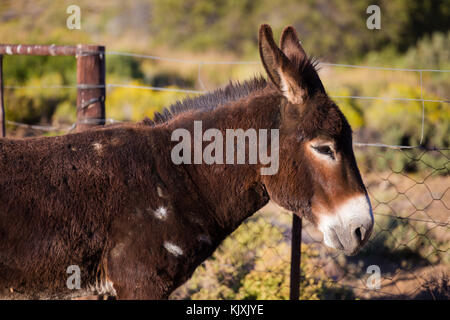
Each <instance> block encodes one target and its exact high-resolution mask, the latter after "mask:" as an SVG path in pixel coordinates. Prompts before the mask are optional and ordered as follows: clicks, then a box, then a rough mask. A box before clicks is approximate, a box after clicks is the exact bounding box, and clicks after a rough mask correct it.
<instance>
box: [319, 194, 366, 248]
mask: <svg viewBox="0 0 450 320" xmlns="http://www.w3.org/2000/svg"><path fill="white" fill-rule="evenodd" d="M372 227H373V213H372V206H371V205H370V200H369V198H368V197H367V195H365V194H363V195H359V196H355V197H353V198H350V199H349V200H347V201H345V202H344V203H343V204H341V205H340V206H339V207H338V208H337V210H336V212H334V213H322V214H321V215H320V218H319V224H318V229H319V230H320V231H321V232H322V233H323V240H324V243H325V244H326V245H327V246H328V247H331V248H334V249H340V250H344V251H346V253H347V252H348V253H349V254H354V253H355V252H356V251H357V250H358V249H359V248H360V247H361V245H362V244H364V242H365V240H366V239H367V238H368V237H369V236H370V232H371V231H372ZM358 228H360V231H359V232H360V234H361V232H362V234H361V239H360V240H361V241H358V239H357V236H356V235H355V234H354V233H355V230H356V229H358ZM361 230H363V231H361Z"/></svg>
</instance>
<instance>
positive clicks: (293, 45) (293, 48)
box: [280, 26, 307, 61]
mask: <svg viewBox="0 0 450 320" xmlns="http://www.w3.org/2000/svg"><path fill="white" fill-rule="evenodd" d="M280 48H281V51H283V52H284V54H285V55H286V56H287V57H288V58H289V59H290V60H291V61H294V60H297V61H302V60H304V59H306V58H307V56H306V52H305V50H304V49H303V47H302V45H301V44H300V40H299V39H298V36H297V32H296V31H295V29H294V27H292V26H288V27H286V28H284V30H283V32H282V34H281V39H280Z"/></svg>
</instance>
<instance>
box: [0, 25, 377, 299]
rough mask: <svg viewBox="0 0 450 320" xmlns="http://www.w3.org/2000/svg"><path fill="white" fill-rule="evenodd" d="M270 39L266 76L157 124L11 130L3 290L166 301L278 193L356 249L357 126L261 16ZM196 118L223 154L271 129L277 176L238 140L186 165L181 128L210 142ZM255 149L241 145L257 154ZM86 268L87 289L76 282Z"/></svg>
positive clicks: (333, 239) (0, 257)
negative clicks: (53, 131)
mask: <svg viewBox="0 0 450 320" xmlns="http://www.w3.org/2000/svg"><path fill="white" fill-rule="evenodd" d="M259 49H260V54H261V60H262V63H263V65H264V67H265V69H266V72H267V74H268V77H269V81H266V80H264V79H254V80H252V81H247V82H244V83H243V84H230V85H228V86H227V87H225V88H224V89H220V90H216V91H214V92H212V93H209V94H206V95H203V96H200V97H197V98H193V99H187V100H185V101H183V102H179V103H177V104H175V105H173V106H172V107H171V108H170V109H168V110H165V111H164V112H163V113H162V114H157V115H155V118H154V120H153V121H150V120H145V121H143V122H141V123H137V124H128V125H119V126H111V127H105V128H101V129H96V130H92V131H87V132H80V133H74V134H69V135H65V136H59V137H47V138H33V139H23V140H12V139H0V172H1V176H0V293H2V295H3V297H6V298H69V297H75V296H82V295H88V294H93V293H96V294H110V295H115V296H116V297H117V298H120V299H165V298H168V296H169V295H170V293H171V292H172V291H173V290H174V289H175V288H177V287H178V286H179V285H181V284H182V283H183V282H185V281H186V280H187V279H188V278H189V277H190V276H191V275H192V273H193V272H194V270H195V268H196V267H197V266H198V265H199V264H200V263H201V262H202V261H204V260H205V259H206V258H208V257H209V256H210V255H211V254H212V253H213V252H214V250H215V249H216V248H217V246H218V245H219V244H220V243H221V241H222V240H223V239H224V238H225V237H227V236H228V235H229V234H230V233H231V232H233V230H235V229H236V228H237V227H238V226H239V225H240V224H241V223H242V222H243V221H244V220H245V219H246V218H248V217H249V216H251V215H252V214H253V213H254V212H256V211H257V210H258V209H260V208H261V207H263V206H264V205H265V204H266V203H267V202H268V201H269V199H271V200H273V201H274V202H275V203H277V204H278V205H280V206H282V207H284V208H285V209H287V210H290V211H292V212H294V213H295V214H299V215H304V216H305V217H306V218H307V219H309V220H310V221H312V222H313V223H314V224H315V225H316V226H317V227H318V228H319V229H320V230H321V231H322V233H323V235H324V242H325V244H326V245H328V246H330V247H333V248H337V249H340V250H344V251H345V253H347V254H355V253H356V252H357V251H358V250H359V249H360V248H361V246H362V245H363V244H364V243H365V242H366V241H367V239H368V238H369V236H370V233H371V230H372V226H373V216H372V213H371V206H370V203H369V200H368V197H367V194H366V190H365V188H364V184H363V182H362V180H361V176H360V174H359V171H358V167H357V165H356V161H355V157H354V154H353V150H352V131H351V128H350V126H349V124H348V122H347V121H346V119H345V117H344V116H343V114H342V113H341V112H340V111H339V109H338V107H337V106H336V104H335V103H334V102H333V101H332V100H331V99H330V98H329V97H328V96H327V94H326V92H325V89H324V87H323V85H322V83H321V81H320V79H319V77H318V75H317V72H316V70H315V66H314V63H312V62H311V60H310V59H309V58H308V57H307V56H306V53H305V51H304V50H303V48H302V46H301V45H300V42H299V40H298V38H297V35H296V32H295V30H294V29H293V28H292V27H287V28H286V29H285V30H284V31H283V34H282V37H281V42H280V48H278V47H277V45H276V44H275V42H274V40H273V36H272V31H271V29H270V27H269V26H267V25H263V26H261V29H260V34H259ZM198 123H201V125H202V128H203V130H208V129H213V130H215V131H214V132H215V133H216V136H215V137H216V140H215V142H214V146H215V147H217V149H216V150H215V152H216V156H217V155H218V154H219V151H218V150H219V148H218V147H222V146H223V145H225V142H223V141H222V142H219V140H218V138H217V137H218V135H217V134H220V133H227V134H228V132H229V130H230V129H236V130H237V129H242V130H246V131H245V132H246V133H248V132H250V131H249V130H251V129H253V130H255V132H256V131H258V132H260V133H261V132H264V130H266V131H267V130H270V131H271V132H274V133H275V134H273V135H271V136H270V139H268V140H269V142H268V145H266V146H265V150H266V151H267V150H270V156H271V157H272V159H275V160H274V161H276V162H277V163H276V166H275V165H274V167H275V169H276V170H275V172H272V173H271V174H262V171H261V169H263V168H267V167H265V165H267V161H266V162H265V163H264V164H263V161H261V159H260V161H258V162H256V163H255V162H251V161H247V162H248V163H244V164H242V162H239V161H238V162H237V163H238V164H233V163H232V161H231V162H230V161H228V160H234V159H235V157H234V154H231V153H229V149H228V148H227V150H226V151H227V161H226V162H224V161H221V160H220V159H219V158H218V157H217V158H215V161H213V162H212V163H211V162H210V161H209V163H204V162H200V163H197V164H196V161H195V160H194V164H189V161H187V162H184V163H175V162H176V161H174V158H173V153H174V150H175V149H176V147H177V146H178V143H177V142H176V141H175V140H176V139H174V134H173V133H174V132H177V130H178V129H179V130H182V132H184V133H186V132H187V133H189V134H190V133H192V134H193V135H194V139H193V140H192V145H193V146H194V149H195V147H196V146H197V147H198V146H199V143H200V147H201V148H203V146H204V145H206V144H205V143H204V141H203V140H206V141H207V140H208V139H207V138H205V136H203V137H200V142H199V139H198V136H197V138H196V137H195V135H196V133H195V132H194V131H195V126H196V124H198ZM205 135H206V131H205ZM245 138H249V135H248V136H246V137H244V139H245ZM211 140H212V139H211V137H209V141H211ZM178 141H180V140H178ZM260 141H261V140H260ZM233 142H234V141H233ZM222 144H223V145H222ZM190 146H191V142H189V148H187V149H184V150H183V155H182V157H183V159H188V160H190V156H189V155H188V154H187V151H189V150H190ZM253 147H254V146H252V145H250V144H249V145H246V147H245V148H244V151H248V154H247V156H248V157H246V159H247V158H248V159H250V158H251V157H252V155H251V152H250V151H251V150H253V149H252V148H253ZM260 147H261V148H262V147H264V146H263V145H262V144H260ZM205 150H206V149H205ZM240 151H243V150H240ZM185 153H186V154H185ZM180 154H181V153H180ZM205 162H207V161H205ZM77 270H78V271H79V276H80V277H79V283H78V284H79V286H78V285H77V281H74V282H70V281H68V278H69V277H72V276H73V275H76V271H77ZM72 280H73V279H72ZM70 284H72V286H71V285H70ZM74 284H75V285H74ZM1 290H2V291H3V292H1Z"/></svg>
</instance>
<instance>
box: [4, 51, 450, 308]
mask: <svg viewBox="0 0 450 320" xmlns="http://www.w3.org/2000/svg"><path fill="white" fill-rule="evenodd" d="M105 54H106V55H107V56H108V55H116V56H127V57H132V58H135V59H150V60H156V61H164V62H167V63H186V64H193V65H197V67H198V68H197V79H196V84H197V86H196V88H192V89H185V88H183V89H180V88H173V87H157V86H150V85H135V84H129V83H107V84H105V87H106V89H107V90H114V89H116V88H128V89H142V90H151V91H168V92H177V93H181V94H202V93H205V92H206V91H207V86H206V85H205V83H206V81H204V79H203V76H202V70H203V68H204V67H205V66H207V65H208V66H214V65H231V66H233V65H255V66H256V65H258V64H259V62H256V61H196V60H183V59H174V58H166V57H157V56H151V55H141V54H134V53H122V52H108V51H107V52H106V53H105ZM321 65H322V67H324V68H328V69H330V68H331V69H333V68H350V69H366V70H369V71H370V70H373V71H393V72H408V73H415V74H417V75H418V85H419V87H420V98H418V97H387V96H362V95H354V94H348V95H331V96H332V97H333V98H335V99H336V101H337V102H338V104H339V101H340V100H342V99H350V100H353V99H358V100H381V101H384V102H386V103H390V102H396V101H400V102H405V103H410V102H418V103H420V105H421V110H420V112H421V114H420V116H419V119H420V121H419V122H418V123H415V124H414V126H415V128H416V133H415V134H416V135H417V139H415V140H414V141H416V142H417V143H415V144H411V145H410V144H390V143H389V141H381V142H380V141H373V140H372V141H371V140H370V139H369V140H367V139H365V140H367V141H365V142H361V141H364V138H365V137H364V135H360V134H359V131H358V130H357V131H356V132H355V136H356V138H361V139H362V140H358V141H357V142H355V143H354V146H355V153H356V157H357V159H358V164H359V167H360V170H361V173H362V176H363V179H364V182H365V184H366V187H367V190H368V193H369V197H370V199H371V202H372V207H373V212H374V216H375V228H374V231H373V233H372V237H371V239H370V240H369V242H368V244H367V245H366V247H365V248H364V249H363V250H362V252H361V253H359V254H358V255H357V256H353V257H346V256H345V255H344V254H342V253H340V252H337V251H334V250H331V249H327V248H326V247H325V246H324V245H323V244H322V240H321V234H320V232H318V231H317V230H316V229H315V228H314V226H313V225H312V224H311V223H308V222H306V221H304V225H303V232H302V243H303V246H302V264H301V282H300V288H301V289H300V299H354V298H363V299H368V298H371V299H372V298H377V299H388V298H405V299H414V298H418V299H423V298H429V299H448V298H450V290H449V280H450V279H449V277H450V275H449V274H450V254H449V246H450V233H449V232H448V231H449V227H450V191H449V189H450V166H449V163H450V148H449V146H448V145H434V144H433V143H430V142H429V141H427V139H428V136H427V133H426V132H425V131H426V130H428V127H427V123H426V116H427V114H426V111H427V110H428V109H427V107H426V104H433V103H434V104H436V103H439V104H442V105H444V106H445V107H446V108H448V107H449V105H448V104H449V103H450V101H449V100H448V98H446V97H443V98H434V97H433V98H427V97H426V96H425V95H424V90H423V86H424V83H423V82H424V81H423V75H424V73H440V74H444V75H445V74H448V72H450V70H430V69H401V68H380V67H372V66H355V65H344V64H330V63H328V64H327V63H322V64H321ZM226 80H227V79H224V81H226ZM23 87H24V86H18V85H5V89H6V90H16V89H21V88H23ZM26 87H27V88H28V89H42V90H50V89H68V90H71V89H76V88H77V86H76V85H73V86H72V85H64V86H60V85H42V86H35V87H29V86H26ZM7 103H8V102H7V101H6V105H7ZM106 112H107V113H108V109H107V110H106ZM120 121H122V120H117V119H113V118H110V119H107V121H106V122H107V123H114V122H120ZM445 121H446V120H445V118H444V119H443V120H442V121H441V122H439V121H437V122H436V123H435V124H434V125H436V126H439V125H448V123H445ZM6 123H7V125H8V126H9V127H12V128H14V127H23V128H25V129H27V130H31V131H36V132H37V133H38V134H40V133H42V132H60V133H68V132H71V131H72V130H73V129H74V127H75V126H76V123H68V124H66V125H63V126H53V125H36V124H25V123H20V122H17V121H10V120H8V119H6ZM391 130H399V129H398V128H394V127H393V128H391ZM361 131H362V132H363V131H364V128H361ZM380 163H381V164H382V165H380ZM291 221H292V215H291V214H290V213H288V212H285V211H284V210H283V209H280V208H279V207H277V206H276V205H274V204H273V203H270V204H269V205H268V206H266V207H265V208H263V209H262V210H260V211H259V212H258V213H256V214H255V215H254V216H252V217H251V218H249V219H248V220H247V221H246V222H245V223H244V224H243V225H242V226H241V227H240V228H239V229H238V230H236V231H235V232H234V233H233V235H232V236H231V237H229V238H227V239H226V240H225V242H224V243H223V244H222V245H221V246H220V247H219V248H218V249H217V251H216V252H215V253H214V255H213V257H211V258H210V259H208V260H207V261H205V262H204V263H203V264H202V265H201V266H200V267H199V268H198V269H197V271H196V272H195V273H194V276H193V277H192V279H191V280H190V281H188V283H186V284H185V285H183V286H182V287H181V288H179V289H178V290H177V291H175V292H174V293H173V294H172V296H171V298H172V299H288V298H289V280H290V266H291V258H290V254H291V252H290V244H291V236H292V232H291V231H292V230H291Z"/></svg>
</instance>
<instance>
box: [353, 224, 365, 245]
mask: <svg viewBox="0 0 450 320" xmlns="http://www.w3.org/2000/svg"><path fill="white" fill-rule="evenodd" d="M355 235H356V239H357V240H358V242H359V243H362V242H363V240H364V236H365V235H366V229H365V228H364V227H363V226H361V227H358V228H356V230H355Z"/></svg>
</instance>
